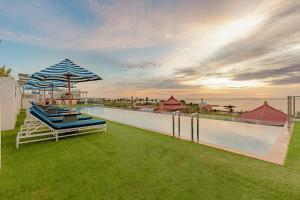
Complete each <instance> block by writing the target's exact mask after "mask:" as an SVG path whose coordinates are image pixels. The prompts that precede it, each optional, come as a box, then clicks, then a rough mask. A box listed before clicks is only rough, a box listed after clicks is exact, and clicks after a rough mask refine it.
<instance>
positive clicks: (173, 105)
mask: <svg viewBox="0 0 300 200" xmlns="http://www.w3.org/2000/svg"><path fill="white" fill-rule="evenodd" d="M183 108H185V106H184V105H183V103H182V102H180V101H177V100H176V99H175V98H174V97H173V96H171V97H170V98H169V99H168V100H167V101H165V102H162V103H161V104H160V105H159V108H158V110H159V111H169V112H170V111H171V112H174V111H178V110H182V109H183Z"/></svg>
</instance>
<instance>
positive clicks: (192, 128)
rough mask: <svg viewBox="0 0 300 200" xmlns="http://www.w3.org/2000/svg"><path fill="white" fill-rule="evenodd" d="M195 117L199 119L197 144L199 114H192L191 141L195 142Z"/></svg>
mask: <svg viewBox="0 0 300 200" xmlns="http://www.w3.org/2000/svg"><path fill="white" fill-rule="evenodd" d="M194 117H197V118H196V119H197V142H199V113H193V114H191V140H192V141H194Z"/></svg>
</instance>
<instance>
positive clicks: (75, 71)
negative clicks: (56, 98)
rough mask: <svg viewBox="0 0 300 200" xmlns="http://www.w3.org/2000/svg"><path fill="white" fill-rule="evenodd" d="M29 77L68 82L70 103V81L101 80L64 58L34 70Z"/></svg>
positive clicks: (70, 101)
mask: <svg viewBox="0 0 300 200" xmlns="http://www.w3.org/2000/svg"><path fill="white" fill-rule="evenodd" d="M31 77H32V78H34V79H38V80H41V81H46V80H47V81H64V82H68V88H69V93H68V97H69V103H70V104H71V103H72V100H71V91H70V83H78V82H87V81H96V80H102V78H100V77H99V76H98V75H96V74H94V73H92V72H90V71H88V70H86V69H84V68H83V67H81V66H79V65H76V64H75V63H74V62H72V61H71V60H69V59H65V60H63V61H62V62H60V63H58V64H56V65H53V66H50V67H47V68H46V69H44V70H41V71H39V72H36V73H34V74H32V75H31Z"/></svg>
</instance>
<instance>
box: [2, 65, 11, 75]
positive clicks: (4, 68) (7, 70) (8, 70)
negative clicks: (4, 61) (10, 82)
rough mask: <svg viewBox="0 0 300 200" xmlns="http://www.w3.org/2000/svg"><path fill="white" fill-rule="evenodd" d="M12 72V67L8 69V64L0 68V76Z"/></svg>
mask: <svg viewBox="0 0 300 200" xmlns="http://www.w3.org/2000/svg"><path fill="white" fill-rule="evenodd" d="M10 72H11V68H7V69H6V66H5V65H3V66H2V67H1V68H0V77H8V76H9V75H10Z"/></svg>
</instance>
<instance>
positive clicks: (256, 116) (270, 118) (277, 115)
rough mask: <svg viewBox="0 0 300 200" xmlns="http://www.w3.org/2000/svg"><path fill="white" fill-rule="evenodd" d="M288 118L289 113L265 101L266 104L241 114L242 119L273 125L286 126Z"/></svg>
mask: <svg viewBox="0 0 300 200" xmlns="http://www.w3.org/2000/svg"><path fill="white" fill-rule="evenodd" d="M287 119H288V117H287V114H285V113H284V112H282V111H280V110H277V109H275V108H273V107H271V106H269V105H268V103H267V102H264V105H262V106H260V107H258V108H256V109H254V110H252V111H249V112H246V113H243V114H242V115H241V116H240V120H241V121H245V122H250V123H260V124H264V125H272V126H284V124H285V123H286V122H287Z"/></svg>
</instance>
